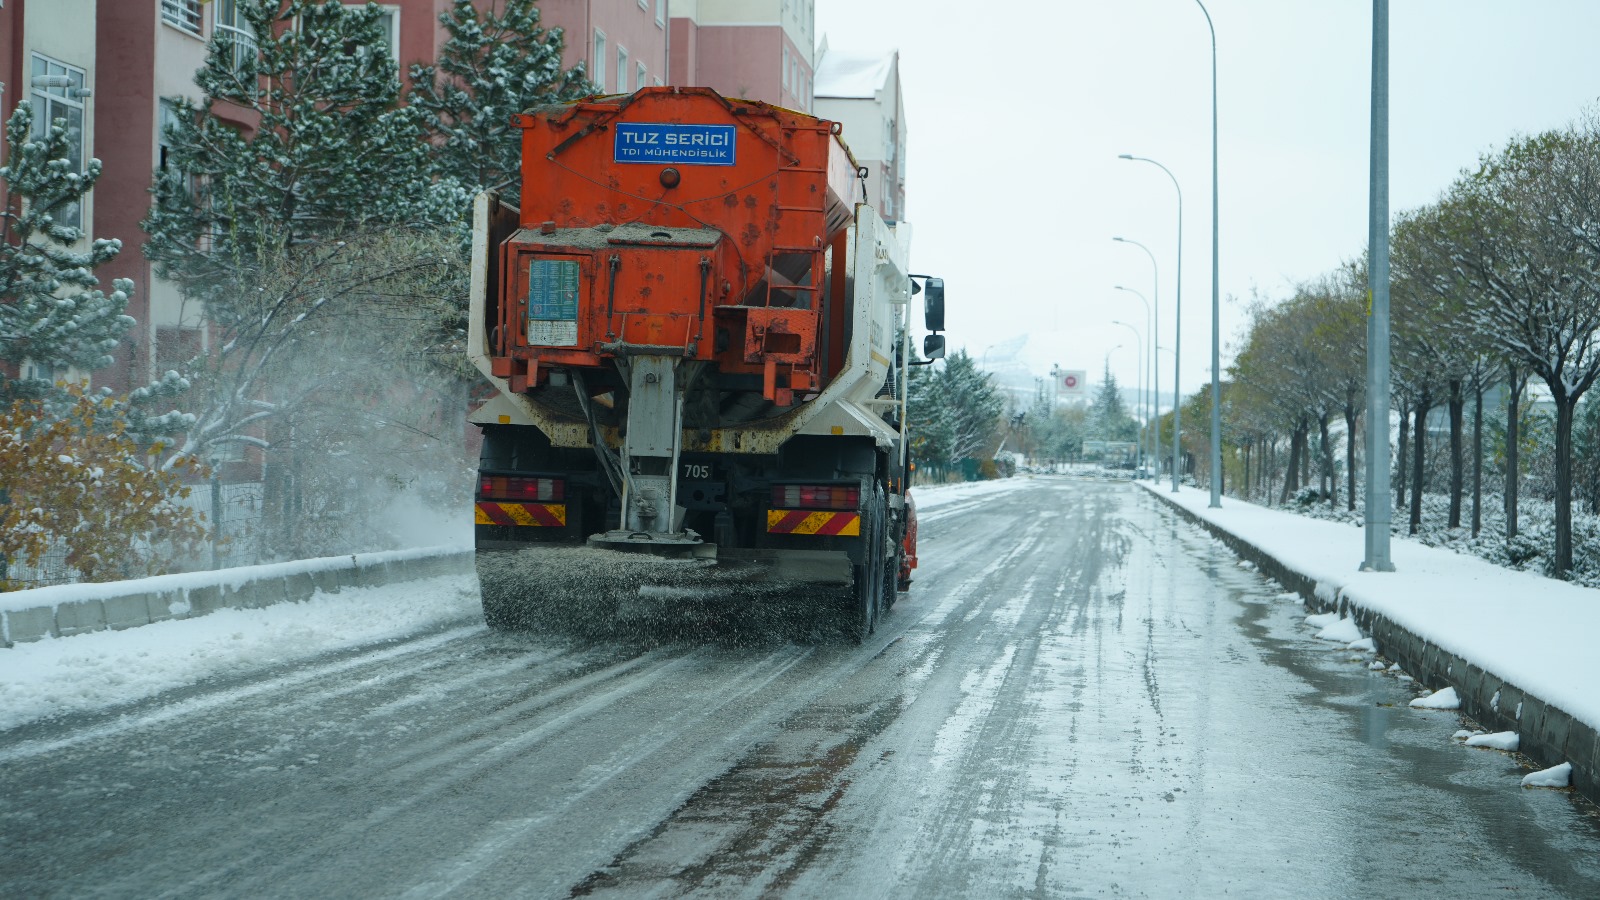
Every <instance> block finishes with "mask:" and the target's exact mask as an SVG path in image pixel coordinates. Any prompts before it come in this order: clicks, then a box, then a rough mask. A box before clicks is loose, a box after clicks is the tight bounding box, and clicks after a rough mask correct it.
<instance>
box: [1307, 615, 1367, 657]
mask: <svg viewBox="0 0 1600 900" xmlns="http://www.w3.org/2000/svg"><path fill="white" fill-rule="evenodd" d="M1317 637H1319V638H1321V639H1323V640H1325V641H1333V642H1335V643H1339V644H1353V643H1355V642H1356V641H1359V640H1361V627H1360V626H1358V625H1357V624H1356V620H1355V619H1341V618H1339V617H1338V616H1337V615H1335V616H1334V620H1333V621H1332V622H1329V623H1327V625H1325V626H1324V627H1323V629H1322V630H1321V631H1319V632H1317ZM1352 649H1354V648H1352Z"/></svg>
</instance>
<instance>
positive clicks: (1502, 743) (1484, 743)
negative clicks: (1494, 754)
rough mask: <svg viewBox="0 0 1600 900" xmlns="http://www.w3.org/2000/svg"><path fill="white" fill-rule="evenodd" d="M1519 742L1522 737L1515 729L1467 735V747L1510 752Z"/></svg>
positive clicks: (1519, 744) (1520, 742)
mask: <svg viewBox="0 0 1600 900" xmlns="http://www.w3.org/2000/svg"><path fill="white" fill-rule="evenodd" d="M1521 744H1522V737H1521V736H1520V735H1518V734H1517V733H1516V732H1515V731H1496V732H1495V733H1494V734H1474V735H1469V736H1468V737H1467V746H1468V747H1488V748H1489V749H1490V750H1505V751H1507V752H1511V751H1513V750H1516V749H1517V747H1519V746H1521Z"/></svg>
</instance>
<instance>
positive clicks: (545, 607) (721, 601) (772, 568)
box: [477, 544, 854, 640]
mask: <svg viewBox="0 0 1600 900" xmlns="http://www.w3.org/2000/svg"><path fill="white" fill-rule="evenodd" d="M477 569H478V584H479V589H480V591H481V592H482V598H483V612H484V620H485V621H486V622H487V623H488V624H489V626H490V627H491V628H496V629H505V630H527V631H542V632H554V633H562V634H567V635H572V636H577V637H588V638H595V637H624V638H626V637H638V638H644V639H652V640H653V639H662V638H673V637H679V636H684V635H686V634H703V635H708V636H714V635H722V636H724V637H728V636H731V637H733V638H735V639H738V638H740V637H753V636H757V635H769V636H777V637H786V638H791V639H799V640H815V639H817V638H820V637H824V636H825V634H826V633H827V631H828V630H829V629H828V628H827V624H828V623H830V622H831V620H832V614H833V612H834V611H835V610H837V609H838V606H839V603H838V598H839V596H840V595H841V593H844V592H848V591H851V590H852V588H853V584H854V579H853V578H852V572H851V565H850V561H849V557H848V555H847V554H845V553H842V552H830V551H795V550H785V551H772V550H722V551H720V552H719V553H718V555H717V558H716V559H683V558H678V559H672V558H663V557H658V556H653V555H650V554H645V553H634V552H624V551H618V550H607V549H602V548H597V547H589V546H562V545H549V544H543V545H530V546H528V547H524V548H518V549H505V550H498V549H497V550H479V551H478V553H477ZM835 633H836V632H835Z"/></svg>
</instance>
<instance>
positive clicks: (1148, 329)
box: [1116, 284, 1160, 480]
mask: <svg viewBox="0 0 1600 900" xmlns="http://www.w3.org/2000/svg"><path fill="white" fill-rule="evenodd" d="M1116 290H1119V291H1125V292H1127V293H1129V294H1132V295H1134V296H1135V297H1138V298H1139V302H1140V303H1143V304H1144V317H1145V318H1144V322H1145V325H1144V332H1145V334H1146V335H1148V336H1149V337H1150V339H1151V340H1149V341H1148V343H1150V344H1152V345H1153V344H1154V343H1155V340H1154V338H1155V329H1154V326H1153V325H1152V324H1151V323H1152V322H1153V320H1154V318H1155V317H1154V316H1153V315H1152V314H1151V309H1150V301H1149V300H1146V299H1145V298H1144V295H1143V294H1141V293H1139V292H1138V291H1136V290H1134V289H1133V288H1126V287H1123V286H1122V285H1120V284H1119V285H1117V286H1116ZM1155 355H1156V352H1155V350H1154V349H1153V347H1152V349H1151V350H1150V352H1149V354H1146V355H1145V359H1146V361H1147V362H1146V364H1148V362H1149V361H1151V360H1153V359H1154V357H1155ZM1139 372H1140V377H1143V374H1144V366H1140V367H1139ZM1145 383H1146V384H1147V385H1152V386H1153V385H1154V384H1155V383H1156V382H1155V380H1154V378H1152V379H1151V380H1150V381H1147V382H1145ZM1140 398H1141V400H1142V402H1143V403H1144V404H1145V414H1144V415H1145V419H1144V420H1145V421H1146V422H1152V421H1154V416H1153V415H1152V414H1151V404H1150V398H1149V397H1148V396H1147V395H1146V394H1144V393H1143V392H1141V393H1140ZM1159 452H1160V448H1159V446H1156V447H1155V448H1154V449H1153V450H1152V451H1151V452H1150V453H1149V454H1148V456H1149V458H1150V459H1155V457H1156V454H1157V453H1159ZM1153 478H1154V476H1152V480H1153Z"/></svg>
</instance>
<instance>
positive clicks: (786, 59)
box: [783, 47, 789, 91]
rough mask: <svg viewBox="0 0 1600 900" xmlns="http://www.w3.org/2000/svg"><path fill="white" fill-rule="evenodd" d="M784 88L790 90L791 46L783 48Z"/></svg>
mask: <svg viewBox="0 0 1600 900" xmlns="http://www.w3.org/2000/svg"><path fill="white" fill-rule="evenodd" d="M783 89H784V90H786V91H787V90H789V48H788V47H784V48H783Z"/></svg>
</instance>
